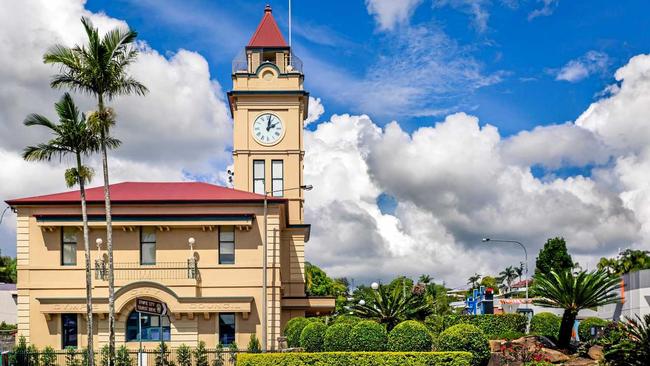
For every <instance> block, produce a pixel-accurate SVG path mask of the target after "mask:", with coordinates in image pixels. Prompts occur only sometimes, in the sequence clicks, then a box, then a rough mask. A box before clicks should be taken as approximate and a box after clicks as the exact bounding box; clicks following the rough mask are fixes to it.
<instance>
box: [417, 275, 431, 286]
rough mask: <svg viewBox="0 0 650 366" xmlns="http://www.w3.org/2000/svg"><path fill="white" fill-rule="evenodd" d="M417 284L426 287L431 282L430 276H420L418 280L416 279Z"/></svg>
mask: <svg viewBox="0 0 650 366" xmlns="http://www.w3.org/2000/svg"><path fill="white" fill-rule="evenodd" d="M418 282H419V283H423V284H425V285H428V284H429V283H430V282H431V276H429V275H427V274H423V275H420V278H418Z"/></svg>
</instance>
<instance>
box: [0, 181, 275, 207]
mask: <svg viewBox="0 0 650 366" xmlns="http://www.w3.org/2000/svg"><path fill="white" fill-rule="evenodd" d="M110 191H111V202H114V203H120V202H122V203H129V202H160V203H163V202H188V203H192V202H219V201H222V202H232V201H262V200H263V199H264V196H263V195H261V194H256V193H251V192H246V191H240V190H237V189H232V188H226V187H222V186H217V185H214V184H209V183H202V182H124V183H116V184H111V186H110ZM86 198H87V200H88V202H89V203H103V202H104V187H103V186H100V187H94V188H89V189H86ZM282 200H283V199H279V198H273V197H269V201H282ZM79 201H80V196H79V191H78V190H76V191H69V192H62V193H55V194H48V195H43V196H34V197H26V198H18V199H13V200H9V201H7V204H8V205H11V206H15V205H25V204H57V203H61V204H65V203H76V202H79Z"/></svg>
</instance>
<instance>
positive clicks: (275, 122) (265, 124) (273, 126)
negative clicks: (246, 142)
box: [253, 113, 284, 145]
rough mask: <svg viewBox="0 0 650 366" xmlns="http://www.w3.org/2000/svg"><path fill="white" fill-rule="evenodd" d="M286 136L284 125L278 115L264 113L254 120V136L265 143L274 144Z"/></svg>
mask: <svg viewBox="0 0 650 366" xmlns="http://www.w3.org/2000/svg"><path fill="white" fill-rule="evenodd" d="M282 136H284V126H283V125H282V121H281V120H280V118H278V116H276V115H275V114H271V113H264V114H262V115H260V116H258V117H257V118H255V121H253V137H255V140H257V142H259V143H261V144H263V145H272V144H275V143H276V142H278V141H280V139H281V138H282Z"/></svg>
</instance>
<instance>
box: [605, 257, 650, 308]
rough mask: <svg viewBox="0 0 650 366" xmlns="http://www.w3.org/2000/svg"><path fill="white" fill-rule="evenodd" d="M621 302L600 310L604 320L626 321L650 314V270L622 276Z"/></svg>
mask: <svg viewBox="0 0 650 366" xmlns="http://www.w3.org/2000/svg"><path fill="white" fill-rule="evenodd" d="M620 291H621V302H619V303H617V304H611V305H607V306H601V307H600V308H598V316H599V317H601V318H604V319H611V320H625V318H626V317H630V318H634V317H635V316H636V315H638V316H640V317H642V316H644V315H646V314H650V269H644V270H642V271H636V272H631V273H627V274H624V275H623V276H621V290H620Z"/></svg>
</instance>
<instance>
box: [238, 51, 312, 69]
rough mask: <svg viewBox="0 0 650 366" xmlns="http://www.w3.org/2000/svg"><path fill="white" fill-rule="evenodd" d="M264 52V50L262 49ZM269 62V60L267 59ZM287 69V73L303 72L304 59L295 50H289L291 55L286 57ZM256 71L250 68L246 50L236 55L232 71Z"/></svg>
mask: <svg viewBox="0 0 650 366" xmlns="http://www.w3.org/2000/svg"><path fill="white" fill-rule="evenodd" d="M262 53H263V50H262ZM266 62H269V61H266ZM284 66H285V70H286V73H288V74H290V73H301V74H302V72H303V63H302V60H301V59H300V58H299V57H298V56H296V54H295V53H293V51H290V52H289V57H288V58H286V59H285V65H284ZM252 72H255V70H249V67H248V59H247V54H246V50H242V52H240V53H239V55H237V57H235V59H234V60H233V61H232V73H233V74H236V73H252Z"/></svg>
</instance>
